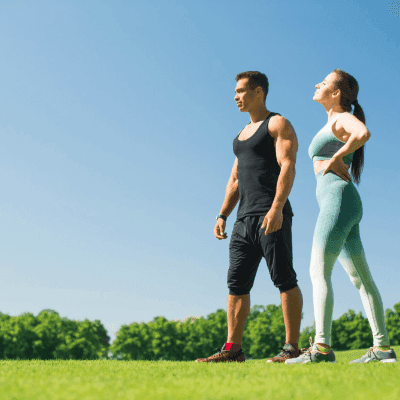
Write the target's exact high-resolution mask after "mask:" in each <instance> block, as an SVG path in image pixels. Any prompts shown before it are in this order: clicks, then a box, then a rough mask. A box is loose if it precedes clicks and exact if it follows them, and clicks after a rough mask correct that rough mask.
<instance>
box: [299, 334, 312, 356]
mask: <svg viewBox="0 0 400 400" xmlns="http://www.w3.org/2000/svg"><path fill="white" fill-rule="evenodd" d="M309 343H310V347H305V348H304V349H301V350H300V351H301V356H302V357H304V358H305V357H307V356H310V357H311V350H312V347H313V346H314V343H313V341H312V337H311V336H310V339H309Z"/></svg>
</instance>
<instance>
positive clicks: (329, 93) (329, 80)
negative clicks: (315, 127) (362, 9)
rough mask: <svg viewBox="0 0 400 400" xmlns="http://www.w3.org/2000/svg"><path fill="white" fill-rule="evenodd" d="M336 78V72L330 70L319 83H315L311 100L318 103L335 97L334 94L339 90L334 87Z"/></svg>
mask: <svg viewBox="0 0 400 400" xmlns="http://www.w3.org/2000/svg"><path fill="white" fill-rule="evenodd" d="M336 79H337V76H336V72H331V73H330V74H329V75H328V76H327V77H326V78H325V79H324V80H323V81H322V82H321V83H318V84H316V85H315V88H316V89H317V90H316V91H315V93H314V97H313V100H314V101H316V102H318V103H325V102H327V101H329V100H332V99H333V97H336V96H335V94H338V93H337V92H339V91H338V90H337V89H334V87H335V81H336ZM333 95H334V96H333Z"/></svg>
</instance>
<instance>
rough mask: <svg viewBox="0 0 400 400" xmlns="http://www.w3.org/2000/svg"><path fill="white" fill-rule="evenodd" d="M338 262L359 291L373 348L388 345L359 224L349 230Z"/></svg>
mask: <svg viewBox="0 0 400 400" xmlns="http://www.w3.org/2000/svg"><path fill="white" fill-rule="evenodd" d="M339 261H340V263H341V264H342V265H343V268H344V269H345V271H346V272H347V274H348V275H349V277H350V280H351V282H352V283H353V285H354V286H355V287H356V288H357V289H358V290H359V291H360V296H361V300H362V303H363V306H364V310H365V313H366V314H367V317H368V321H369V324H370V326H371V330H372V335H373V338H374V346H387V345H389V337H388V334H387V330H386V324H385V314H384V310H383V304H382V298H381V295H380V293H379V291H378V288H377V287H376V285H375V282H374V280H373V278H372V275H371V272H370V270H369V267H368V263H367V260H366V257H365V253H364V249H363V246H362V243H361V238H360V227H359V224H356V225H354V226H353V228H352V229H351V231H350V233H349V235H348V237H347V240H346V242H345V244H344V247H343V249H342V251H341V252H340V254H339Z"/></svg>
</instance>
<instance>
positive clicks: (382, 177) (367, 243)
mask: <svg viewBox="0 0 400 400" xmlns="http://www.w3.org/2000/svg"><path fill="white" fill-rule="evenodd" d="M147 3H148V2H142V1H140V2H139V1H138V2H135V1H113V2H111V1H108V2H106V1H84V2H82V1H63V2H52V1H40V0H39V1H35V2H30V1H4V2H2V3H1V5H0V54H1V59H2V61H1V63H0V71H1V77H2V79H1V83H0V140H1V146H0V182H1V185H2V190H1V193H2V196H1V199H0V218H1V224H0V242H1V252H0V311H1V312H3V313H7V314H10V315H19V314H21V313H23V312H32V313H34V314H37V313H38V312H40V311H41V310H43V309H46V308H50V309H54V310H56V311H58V312H59V313H60V315H61V316H65V317H68V318H71V319H84V318H89V319H91V320H94V319H100V320H101V321H102V322H103V324H104V325H105V327H106V328H107V330H108V332H109V333H110V335H111V336H112V338H114V335H115V333H116V331H117V330H118V328H119V327H120V326H121V325H122V324H129V323H131V322H141V321H145V322H148V321H150V320H152V319H153V318H154V317H155V316H165V317H166V318H167V319H185V318H186V317H188V316H190V315H194V316H206V315H207V314H209V313H211V312H214V311H215V310H217V309H218V308H225V307H226V298H227V295H228V289H227V287H226V275H227V269H228V247H229V238H230V233H231V230H232V226H233V223H234V221H235V217H236V209H235V210H234V212H233V213H232V214H231V217H230V218H229V219H228V223H227V233H228V240H225V241H218V240H217V239H215V237H214V235H213V228H214V225H215V215H216V214H217V213H218V212H219V210H220V207H221V205H222V201H223V199H224V194H225V187H226V184H227V181H228V178H229V175H230V172H231V168H232V165H233V162H234V154H233V152H232V140H233V139H234V137H235V136H236V135H237V133H238V132H239V131H240V130H241V129H242V127H243V126H244V125H245V124H247V123H248V121H249V116H248V114H241V113H240V112H239V111H238V109H237V107H236V104H235V102H234V100H233V98H234V89H235V84H236V82H235V76H236V74H237V73H239V72H243V71H247V70H259V71H261V72H264V73H265V74H266V75H267V76H268V78H269V81H270V92H269V95H268V98H267V103H266V105H267V108H268V109H269V110H271V111H275V112H279V113H281V114H282V115H283V116H285V117H286V118H288V119H289V120H290V121H291V123H292V125H293V126H294V128H295V130H296V133H297V135H298V140H299V153H298V161H297V175H296V179H295V183H294V186H293V189H292V192H291V194H290V196H289V199H290V201H291V203H292V207H293V211H294V214H295V216H294V219H293V252H294V266H295V269H296V271H297V274H298V279H299V285H300V288H301V290H302V292H303V297H304V310H303V311H304V319H303V322H302V328H303V327H305V326H308V325H311V324H313V321H314V316H313V306H312V292H311V290H312V286H311V281H310V277H309V263H310V254H311V244H312V236H313V230H314V226H315V222H316V219H317V216H318V205H317V201H316V198H315V187H316V182H315V177H314V174H313V168H312V163H311V161H310V159H309V158H308V154H307V149H308V146H309V144H310V142H311V140H312V138H313V136H314V135H315V134H316V132H318V131H319V129H320V128H321V127H322V126H323V125H324V124H325V123H326V121H327V115H326V112H325V110H324V109H323V107H322V106H321V105H319V104H317V103H315V102H313V100H312V97H313V93H314V91H315V87H314V86H315V84H316V83H318V82H321V81H322V80H323V79H324V78H325V76H326V75H328V74H329V73H330V72H331V71H332V70H333V69H335V68H342V69H344V70H345V71H347V72H349V73H351V74H353V75H354V76H355V78H356V79H357V80H358V82H359V85H360V93H359V103H360V104H361V106H362V107H363V108H364V111H365V115H366V122H367V126H368V128H369V130H370V131H371V134H372V136H371V139H370V141H369V142H368V143H367V145H366V154H365V160H366V162H365V168H364V172H363V175H362V179H361V184H360V187H359V191H360V194H361V197H362V200H363V207H364V217H363V220H362V222H361V237H362V240H363V244H364V248H365V251H366V254H367V259H368V262H369V264H370V268H371V270H372V274H373V276H374V278H375V280H376V283H377V285H378V288H379V289H380V292H381V295H382V298H383V303H384V307H385V308H387V307H393V305H394V304H395V303H397V302H399V301H400V295H399V289H398V282H399V281H400V264H399V260H398V259H399V257H398V254H399V253H398V248H399V243H400V232H399V230H398V225H399V215H398V205H399V200H398V199H399V197H400V178H399V165H398V163H397V161H398V158H399V154H398V149H399V148H400V140H399V134H400V132H399V118H398V115H399V112H398V110H399V108H400V102H399V97H398V92H399V89H400V87H399V86H400V85H399V77H398V66H399V65H400V57H399V54H400V44H399V38H400V18H399V17H398V16H397V15H396V14H394V13H393V12H391V11H390V5H391V3H390V2H382V1H379V2H378V1H361V0H346V1H344V0H338V1H336V2H335V3H332V2H328V1H322V2H321V1H317V0H306V1H302V2H298V1H292V0H290V1H274V0H273V1H268V2H265V1H247V2H238V1H203V2H195V1H186V2H181V1H169V2H164V1H153V2H151V4H147ZM333 285H334V293H335V308H334V318H337V317H339V316H340V315H341V314H343V313H344V312H346V311H347V310H348V309H349V308H351V309H354V310H356V311H361V310H362V303H361V300H360V297H359V294H358V291H357V290H356V289H355V288H354V287H353V286H352V285H351V283H350V280H349V279H348V277H347V275H346V273H345V272H344V270H343V269H342V267H341V265H340V264H339V263H337V264H336V266H335V269H334V273H333ZM251 303H252V305H254V304H264V305H265V304H279V292H278V290H277V289H276V288H275V287H274V286H273V284H272V282H271V281H270V278H269V275H268V272H267V267H266V264H265V262H264V261H262V262H261V264H260V268H259V271H258V275H257V278H256V281H255V285H254V287H253V290H252V292H251Z"/></svg>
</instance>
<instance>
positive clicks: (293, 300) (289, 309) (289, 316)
mask: <svg viewBox="0 0 400 400" xmlns="http://www.w3.org/2000/svg"><path fill="white" fill-rule="evenodd" d="M281 304H282V313H283V321H284V322H285V331H286V340H285V342H286V343H291V344H297V345H298V343H299V336H300V323H301V310H302V308H303V296H302V295H301V291H300V288H299V287H298V286H297V287H295V288H293V289H290V290H288V291H286V292H283V293H281Z"/></svg>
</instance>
